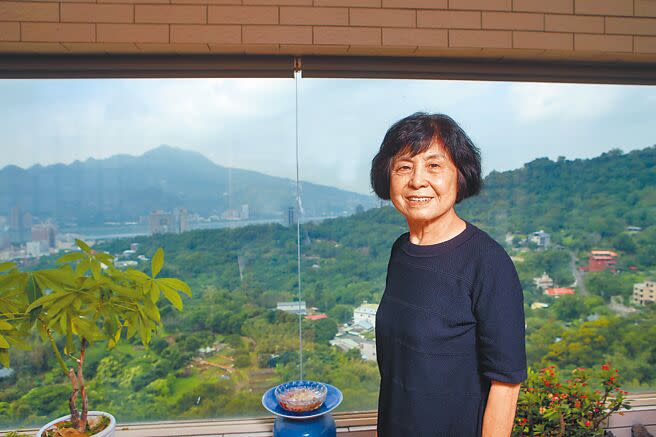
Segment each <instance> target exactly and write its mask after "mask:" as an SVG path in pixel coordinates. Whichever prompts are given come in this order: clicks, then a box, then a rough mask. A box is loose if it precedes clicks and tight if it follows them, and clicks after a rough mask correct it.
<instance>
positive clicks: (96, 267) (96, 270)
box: [90, 261, 101, 279]
mask: <svg viewBox="0 0 656 437" xmlns="http://www.w3.org/2000/svg"><path fill="white" fill-rule="evenodd" d="M90 264H91V273H92V274H93V277H94V278H95V279H100V278H101V276H100V263H99V262H97V261H91V262H90Z"/></svg>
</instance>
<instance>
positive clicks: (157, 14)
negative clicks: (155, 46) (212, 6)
mask: <svg viewBox="0 0 656 437" xmlns="http://www.w3.org/2000/svg"><path fill="white" fill-rule="evenodd" d="M206 12H207V7H206V6H186V5H135V7H134V21H135V22H136V23H163V24H164V23H183V24H184V23H199V24H202V23H206V22H207V17H206V15H205V14H206Z"/></svg>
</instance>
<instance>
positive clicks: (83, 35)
mask: <svg viewBox="0 0 656 437" xmlns="http://www.w3.org/2000/svg"><path fill="white" fill-rule="evenodd" d="M21 41H35V42H38V41H42V42H93V41H95V31H94V25H93V24H86V23H84V24H82V23H21Z"/></svg>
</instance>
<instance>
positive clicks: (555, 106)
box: [509, 83, 622, 122]
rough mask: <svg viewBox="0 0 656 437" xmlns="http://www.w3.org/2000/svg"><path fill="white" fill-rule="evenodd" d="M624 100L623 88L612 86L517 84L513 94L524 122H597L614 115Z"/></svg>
mask: <svg viewBox="0 0 656 437" xmlns="http://www.w3.org/2000/svg"><path fill="white" fill-rule="evenodd" d="M621 96H622V90H621V88H620V87H618V86H610V85H581V84H551V83H517V84H512V85H510V92H509V98H510V101H511V104H512V106H513V109H514V111H515V115H516V116H517V118H518V119H519V120H520V121H523V122H537V121H546V120H555V119H559V120H563V119H572V120H590V119H596V118H599V117H602V116H604V115H606V114H608V113H609V112H611V111H613V109H614V107H615V105H616V103H617V102H618V101H619V99H620V98H621Z"/></svg>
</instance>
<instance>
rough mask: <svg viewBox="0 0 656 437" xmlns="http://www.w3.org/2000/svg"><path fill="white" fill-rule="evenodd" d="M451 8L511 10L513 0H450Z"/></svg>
mask: <svg viewBox="0 0 656 437" xmlns="http://www.w3.org/2000/svg"><path fill="white" fill-rule="evenodd" d="M449 9H474V10H478V11H510V10H511V9H512V0H449Z"/></svg>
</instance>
